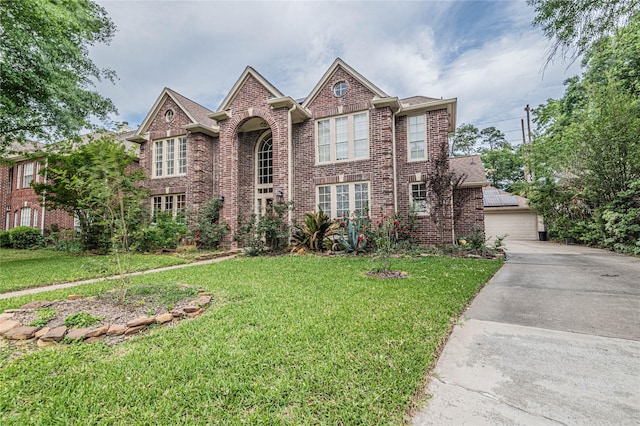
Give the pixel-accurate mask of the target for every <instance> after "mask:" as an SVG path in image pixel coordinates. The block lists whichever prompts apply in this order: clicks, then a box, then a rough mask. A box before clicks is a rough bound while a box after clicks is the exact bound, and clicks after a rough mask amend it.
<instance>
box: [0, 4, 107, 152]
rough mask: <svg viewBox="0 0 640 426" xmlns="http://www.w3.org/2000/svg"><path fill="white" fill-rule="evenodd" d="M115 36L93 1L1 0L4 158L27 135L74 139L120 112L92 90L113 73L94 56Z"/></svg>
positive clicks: (0, 94)
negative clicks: (93, 49) (90, 124)
mask: <svg viewBox="0 0 640 426" xmlns="http://www.w3.org/2000/svg"><path fill="white" fill-rule="evenodd" d="M114 32H115V27H114V25H113V23H112V22H111V20H110V19H109V18H108V17H107V13H106V11H105V10H104V9H103V8H102V7H100V6H98V5H96V4H95V3H93V2H92V1H90V0H64V1H49V0H0V85H1V86H2V90H0V153H1V152H2V151H3V150H4V148H6V146H7V145H8V144H10V143H11V142H13V141H24V140H25V139H27V138H32V139H49V140H52V139H58V140H59V139H68V138H70V137H71V136H73V135H74V134H77V132H78V131H79V130H80V129H82V128H83V127H85V124H86V121H87V119H88V118H89V117H91V116H96V117H98V118H100V119H106V117H107V115H108V114H109V113H111V112H114V111H115V107H114V105H113V103H112V102H111V101H110V100H109V99H106V98H104V97H103V96H101V95H100V94H98V93H97V92H95V91H93V90H92V87H93V85H94V83H95V81H99V80H101V79H102V78H107V79H111V80H113V78H114V77H115V75H114V73H113V72H112V71H110V70H101V69H99V68H98V67H97V66H96V65H95V64H94V63H93V62H92V61H91V59H89V54H88V53H89V47H90V46H92V45H94V44H96V43H108V42H109V41H110V40H111V38H112V37H113V35H114Z"/></svg>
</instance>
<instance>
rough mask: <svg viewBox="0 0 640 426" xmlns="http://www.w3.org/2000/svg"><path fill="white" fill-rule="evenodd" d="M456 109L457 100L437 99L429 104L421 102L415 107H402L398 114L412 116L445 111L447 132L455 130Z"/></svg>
mask: <svg viewBox="0 0 640 426" xmlns="http://www.w3.org/2000/svg"><path fill="white" fill-rule="evenodd" d="M457 108H458V98H450V99H438V100H436V101H431V102H423V103H420V104H415V105H402V107H401V108H400V111H399V112H398V113H399V114H403V113H404V114H412V113H420V112H426V111H434V110H437V109H446V110H447V113H448V115H449V120H448V121H449V129H448V130H449V132H455V130H456V114H457Z"/></svg>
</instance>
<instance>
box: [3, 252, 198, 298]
mask: <svg viewBox="0 0 640 426" xmlns="http://www.w3.org/2000/svg"><path fill="white" fill-rule="evenodd" d="M122 261H123V264H124V265H125V266H126V267H127V268H128V269H129V271H130V272H134V271H144V270H147V269H154V268H161V267H163V266H170V265H178V264H182V263H187V261H186V260H184V259H181V258H178V257H175V256H166V255H153V254H127V255H126V256H122ZM117 273H118V265H117V262H116V259H115V256H113V255H108V256H93V255H77V254H69V253H65V252H59V251H52V250H13V249H0V293H7V292H10V291H16V290H22V289H25V288H31V287H42V286H44V285H49V284H57V283H63V282H68V281H79V280H84V279H89V278H98V277H105V276H110V275H114V274H117Z"/></svg>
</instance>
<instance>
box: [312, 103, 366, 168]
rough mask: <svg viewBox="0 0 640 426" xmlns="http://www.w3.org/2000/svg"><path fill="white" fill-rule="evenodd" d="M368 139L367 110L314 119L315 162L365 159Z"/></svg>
mask: <svg viewBox="0 0 640 426" xmlns="http://www.w3.org/2000/svg"><path fill="white" fill-rule="evenodd" d="M363 123H364V126H363ZM345 124H346V129H345ZM345 130H346V132H345ZM369 139H370V138H369V111H359V112H355V113H352V114H346V115H340V116H336V117H328V118H323V119H322V120H316V125H315V141H316V144H315V146H316V164H331V163H340V162H345V161H355V160H366V159H368V158H369Z"/></svg>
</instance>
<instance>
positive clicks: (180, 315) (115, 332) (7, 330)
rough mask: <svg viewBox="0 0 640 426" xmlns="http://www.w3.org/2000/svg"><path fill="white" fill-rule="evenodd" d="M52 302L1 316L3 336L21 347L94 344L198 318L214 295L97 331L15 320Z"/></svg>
mask: <svg viewBox="0 0 640 426" xmlns="http://www.w3.org/2000/svg"><path fill="white" fill-rule="evenodd" d="M80 297H82V296H80ZM77 298H78V296H77V295H70V296H68V297H67V300H73V299H77ZM51 303H52V302H50V301H32V302H29V303H27V304H26V305H23V306H21V307H20V308H18V309H7V310H5V311H4V312H3V313H1V314H0V336H2V337H3V338H4V339H6V340H9V341H12V342H14V343H19V344H20V345H22V344H27V343H32V342H35V343H36V344H37V346H38V347H46V346H52V345H55V344H58V343H65V342H68V343H71V342H85V343H94V342H99V341H102V340H104V339H105V338H106V337H110V336H117V337H121V336H122V337H124V336H131V335H133V334H137V333H140V332H142V331H144V330H145V329H147V328H148V327H149V326H151V325H154V324H158V325H169V324H172V323H176V322H178V321H180V320H183V319H188V318H194V317H197V316H198V315H200V314H202V313H203V312H204V310H205V308H206V307H207V306H209V305H210V304H211V296H210V295H209V294H207V293H205V292H201V293H198V297H197V299H194V300H192V301H191V302H189V304H188V306H185V307H184V308H182V309H174V310H172V311H171V312H169V313H165V314H161V315H157V316H141V317H138V318H136V319H133V320H131V321H129V322H127V323H126V324H105V325H101V326H100V327H94V328H76V329H67V327H66V326H60V327H55V328H49V327H33V326H29V325H23V324H20V322H18V321H16V320H14V319H13V316H14V314H15V313H16V312H24V311H26V310H33V309H38V308H41V307H43V306H47V305H50V304H51Z"/></svg>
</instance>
